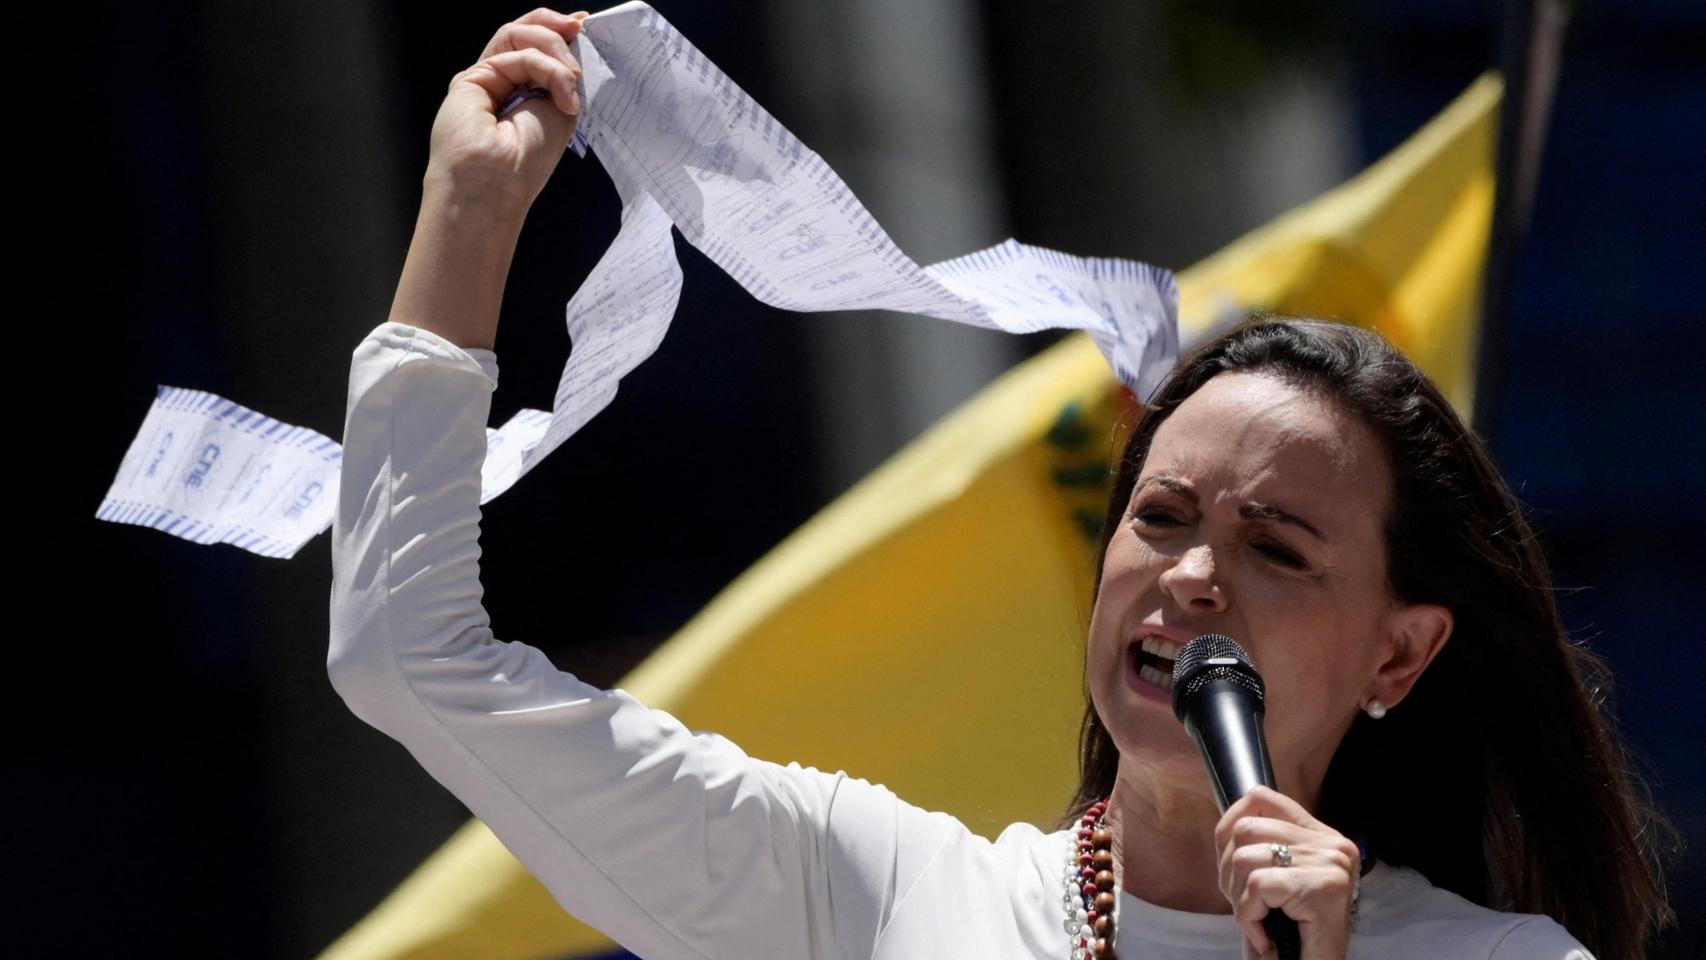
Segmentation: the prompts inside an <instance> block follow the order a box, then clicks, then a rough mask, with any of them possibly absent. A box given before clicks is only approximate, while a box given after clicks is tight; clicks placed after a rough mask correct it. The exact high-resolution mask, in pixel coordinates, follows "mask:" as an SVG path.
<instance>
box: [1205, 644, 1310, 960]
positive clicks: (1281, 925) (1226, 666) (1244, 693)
mask: <svg viewBox="0 0 1706 960" xmlns="http://www.w3.org/2000/svg"><path fill="white" fill-rule="evenodd" d="M1266 699H1267V689H1266V687H1265V686H1264V685H1263V683H1262V675H1261V674H1259V673H1257V672H1256V665H1255V664H1253V663H1251V662H1250V655H1249V654H1248V653H1245V652H1244V648H1243V647H1241V646H1239V645H1238V641H1236V640H1233V639H1232V638H1231V637H1226V636H1222V635H1220V634H1218V633H1206V634H1203V635H1202V636H1200V637H1197V638H1196V639H1195V640H1192V641H1191V642H1189V643H1187V644H1185V646H1184V648H1183V649H1181V650H1180V651H1179V658H1178V659H1177V660H1175V661H1173V715H1174V716H1176V717H1178V718H1179V722H1180V723H1183V724H1184V725H1185V729H1186V730H1187V731H1188V732H1189V733H1190V735H1191V739H1193V740H1195V741H1196V742H1197V749H1199V750H1201V751H1202V758H1203V763H1205V764H1207V766H1208V779H1209V782H1210V783H1211V784H1213V785H1214V799H1215V801H1216V802H1217V803H1219V804H1220V812H1221V813H1225V812H1226V808H1227V807H1229V806H1231V805H1232V803H1233V802H1234V801H1236V800H1237V799H1238V798H1239V797H1242V796H1243V795H1244V794H1246V793H1249V792H1250V791H1251V790H1252V789H1254V788H1255V787H1256V786H1258V785H1260V786H1264V787H1272V786H1274V765H1273V761H1272V760H1270V759H1269V758H1268V739H1267V737H1266V736H1265V735H1264V734H1263V733H1262V716H1263V714H1264V713H1265V712H1266V708H1265V706H1264V703H1265V701H1266ZM1262 928H1263V929H1264V930H1266V931H1267V934H1268V939H1270V940H1272V941H1273V942H1274V947H1275V948H1276V949H1277V950H1278V951H1279V955H1280V958H1281V960H1297V957H1298V955H1299V953H1301V951H1302V942H1301V940H1300V939H1299V934H1298V930H1297V921H1295V920H1293V919H1292V918H1290V917H1288V916H1286V915H1285V913H1283V912H1282V911H1279V910H1271V911H1269V912H1268V915H1267V916H1266V917H1264V918H1263V919H1262Z"/></svg>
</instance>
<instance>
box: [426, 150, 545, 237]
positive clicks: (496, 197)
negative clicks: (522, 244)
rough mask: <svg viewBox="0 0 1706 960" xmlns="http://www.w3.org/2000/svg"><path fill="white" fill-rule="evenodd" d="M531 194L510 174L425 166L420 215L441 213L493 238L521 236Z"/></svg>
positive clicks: (463, 226)
mask: <svg viewBox="0 0 1706 960" xmlns="http://www.w3.org/2000/svg"><path fill="white" fill-rule="evenodd" d="M533 199H534V198H533V195H532V193H531V192H529V191H528V190H527V189H526V188H524V187H518V186H517V184H516V183H515V179H514V178H512V177H502V176H499V175H496V174H492V173H489V172H473V171H466V170H461V171H459V170H451V169H446V168H442V167H439V166H437V165H435V164H429V165H428V166H427V172H426V175H425V176H424V177H422V178H421V216H423V217H426V216H441V217H444V218H446V219H448V220H451V221H453V222H455V223H456V224H458V227H459V228H460V229H462V230H470V229H472V230H478V231H480V232H481V233H483V234H486V235H488V236H490V237H492V238H493V239H499V240H508V241H510V242H512V243H513V241H514V239H515V238H516V237H518V236H520V235H521V225H522V223H523V222H524V221H526V219H527V211H528V209H529V208H530V207H532V205H533Z"/></svg>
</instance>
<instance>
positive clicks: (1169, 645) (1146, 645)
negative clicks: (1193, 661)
mask: <svg viewBox="0 0 1706 960" xmlns="http://www.w3.org/2000/svg"><path fill="white" fill-rule="evenodd" d="M1143 652H1144V653H1153V654H1155V655H1156V656H1158V657H1160V658H1161V659H1163V660H1177V659H1179V645H1178V644H1176V643H1174V642H1172V641H1171V640H1163V639H1161V638H1160V637H1157V636H1155V635H1153V634H1151V635H1150V636H1147V637H1144V638H1143Z"/></svg>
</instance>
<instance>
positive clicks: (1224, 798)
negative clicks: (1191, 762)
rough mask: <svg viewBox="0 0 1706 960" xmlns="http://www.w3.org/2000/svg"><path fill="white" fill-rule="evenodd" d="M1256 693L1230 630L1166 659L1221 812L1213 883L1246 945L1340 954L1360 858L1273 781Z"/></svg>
mask: <svg viewBox="0 0 1706 960" xmlns="http://www.w3.org/2000/svg"><path fill="white" fill-rule="evenodd" d="M1265 699H1266V689H1265V687H1264V685H1263V683H1262V678H1261V675H1260V674H1258V673H1257V672H1256V668H1255V666H1254V664H1252V663H1251V662H1250V656H1249V654H1247V653H1245V652H1244V648H1243V647H1241V646H1239V645H1238V643H1237V642H1236V641H1234V640H1232V639H1231V638H1229V637H1224V636H1221V635H1219V634H1206V635H1204V636H1200V637H1197V638H1196V639H1195V640H1192V641H1191V642H1190V643H1187V644H1186V645H1185V646H1184V649H1182V650H1181V651H1180V652H1179V657H1178V660H1177V661H1175V663H1174V665H1173V713H1174V714H1175V715H1176V716H1178V718H1179V720H1180V722H1182V723H1183V724H1184V725H1185V729H1186V730H1187V731H1189V732H1190V734H1191V737H1192V739H1194V740H1195V741H1196V743H1197V747H1198V749H1200V750H1201V751H1202V755H1203V761H1204V763H1206V764H1207V766H1208V775H1209V781H1210V782H1211V783H1212V784H1213V786H1214V792H1215V799H1216V800H1217V801H1218V803H1219V805H1220V809H1221V811H1222V813H1223V816H1222V817H1221V819H1220V822H1219V824H1217V825H1216V827H1215V846H1216V847H1217V848H1218V849H1219V850H1220V851H1221V853H1220V866H1219V873H1220V887H1221V891H1222V892H1223V893H1225V894H1226V899H1227V900H1228V901H1229V902H1230V903H1231V904H1232V909H1233V916H1234V917H1235V918H1236V919H1237V921H1238V925H1239V927H1241V928H1242V929H1243V931H1244V937H1245V940H1246V941H1247V943H1248V946H1249V948H1251V949H1253V950H1254V951H1255V952H1256V953H1258V954H1261V955H1264V956H1266V955H1268V954H1269V952H1270V951H1272V952H1273V953H1274V954H1275V955H1277V956H1279V957H1280V958H1281V960H1296V958H1306V960H1315V958H1333V960H1340V958H1343V957H1344V956H1345V951H1346V949H1347V947H1348V945H1349V942H1350V913H1351V905H1352V902H1353V899H1354V896H1355V892H1356V882H1357V880H1356V878H1357V874H1358V871H1359V869H1360V866H1361V856H1360V854H1359V853H1358V851H1357V847H1356V844H1354V843H1352V842H1351V841H1350V840H1349V839H1347V838H1346V837H1345V836H1344V835H1342V834H1340V833H1339V832H1338V831H1336V830H1334V829H1333V828H1332V827H1329V826H1327V825H1326V824H1324V823H1322V822H1321V821H1319V820H1317V819H1315V817H1313V816H1312V815H1310V813H1309V811H1307V810H1305V809H1304V808H1303V806H1302V805H1301V804H1299V803H1297V802H1296V801H1295V800H1292V799H1291V798H1290V797H1287V796H1285V795H1284V794H1282V793H1279V792H1278V791H1277V790H1275V789H1274V785H1275V784H1274V771H1273V763H1272V761H1271V760H1270V759H1269V756H1268V746H1267V739H1266V737H1265V735H1264V734H1263V731H1262V719H1263V716H1264V713H1265V709H1266V708H1265Z"/></svg>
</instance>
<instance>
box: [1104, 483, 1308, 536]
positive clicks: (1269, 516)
mask: <svg viewBox="0 0 1706 960" xmlns="http://www.w3.org/2000/svg"><path fill="white" fill-rule="evenodd" d="M1151 486H1153V487H1161V488H1162V489H1164V490H1167V491H1168V492H1170V493H1176V494H1178V495H1179V496H1181V497H1184V498H1185V499H1186V500H1189V501H1190V502H1191V506H1193V507H1195V506H1201V505H1202V501H1201V500H1199V499H1198V498H1197V492H1196V491H1195V490H1193V489H1191V485H1190V484H1188V483H1185V482H1184V481H1182V480H1178V479H1175V478H1173V477H1168V476H1155V477H1150V478H1149V479H1147V480H1144V481H1143V482H1142V483H1140V484H1138V488H1139V489H1142V488H1143V487H1151ZM1238 515H1239V516H1240V517H1243V518H1244V519H1246V520H1272V521H1274V522H1276V523H1285V524H1290V525H1291V526H1294V527H1299V528H1301V529H1303V530H1307V531H1308V532H1309V533H1311V534H1313V535H1314V536H1315V539H1317V540H1319V541H1321V542H1322V543H1326V542H1327V537H1326V535H1324V534H1323V533H1322V532H1321V531H1320V530H1318V529H1316V527H1315V525H1314V524H1313V523H1310V522H1309V521H1308V520H1305V519H1303V518H1302V517H1300V516H1298V515H1297V514H1295V513H1292V512H1290V511H1287V510H1281V509H1280V508H1279V507H1276V506H1274V505H1273V504H1271V503H1261V502H1259V501H1252V502H1250V503H1246V504H1244V505H1243V506H1241V507H1239V508H1238Z"/></svg>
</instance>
